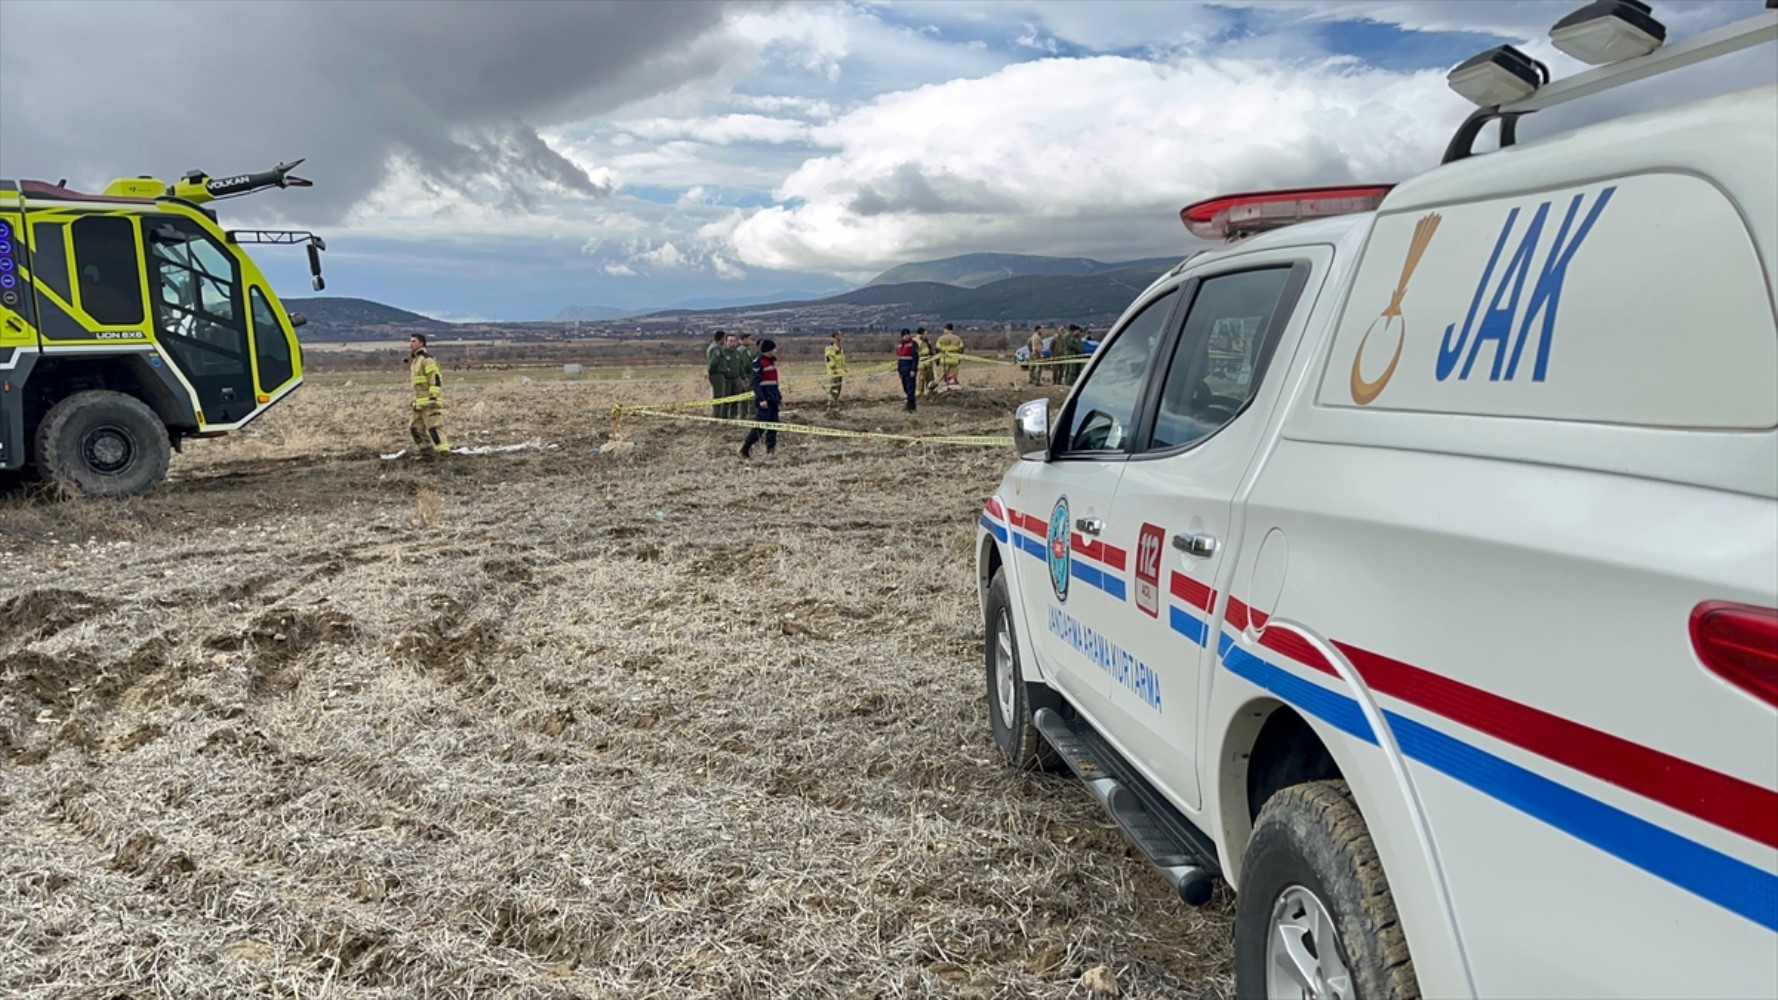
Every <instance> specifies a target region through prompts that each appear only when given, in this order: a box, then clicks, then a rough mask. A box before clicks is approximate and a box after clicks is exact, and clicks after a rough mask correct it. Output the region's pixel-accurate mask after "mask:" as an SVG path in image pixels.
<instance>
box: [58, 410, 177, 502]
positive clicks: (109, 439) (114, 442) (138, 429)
mask: <svg viewBox="0 0 1778 1000" xmlns="http://www.w3.org/2000/svg"><path fill="white" fill-rule="evenodd" d="M36 445H37V452H36V454H37V468H38V470H39V471H40V472H41V473H42V474H43V477H44V478H45V479H47V480H49V481H50V482H52V483H56V484H58V485H60V486H63V487H65V488H67V489H70V490H74V491H76V492H79V493H83V494H85V495H87V496H92V497H134V496H141V495H142V494H144V493H147V492H148V491H150V490H152V489H154V488H155V487H156V486H158V485H159V484H160V481H161V480H162V479H165V478H166V476H167V464H168V462H170V461H171V460H172V457H173V456H172V452H173V446H172V443H171V442H170V441H168V440H167V428H166V427H165V426H164V425H163V424H162V423H161V419H160V417H158V416H156V415H155V412H154V411H153V410H151V409H149V408H148V404H146V403H144V402H142V401H141V400H139V399H137V398H136V397H134V396H127V395H125V394H123V393H121V392H110V391H107V390H100V389H94V390H88V391H86V392H77V393H75V394H74V395H72V396H69V397H68V398H67V399H64V400H62V401H61V402H59V403H57V404H56V405H54V406H52V407H50V410H49V412H48V413H46V414H44V417H43V422H42V423H41V424H40V425H38V428H37V441H36Z"/></svg>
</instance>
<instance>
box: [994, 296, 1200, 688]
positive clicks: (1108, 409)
mask: <svg viewBox="0 0 1778 1000" xmlns="http://www.w3.org/2000/svg"><path fill="white" fill-rule="evenodd" d="M1178 298H1179V296H1178V295H1177V294H1176V293H1175V292H1173V291H1171V290H1169V291H1167V292H1165V293H1163V294H1161V295H1159V296H1157V297H1155V298H1153V299H1151V300H1150V301H1148V302H1147V303H1145V304H1144V305H1143V306H1142V307H1141V308H1140V309H1139V310H1137V311H1136V312H1134V313H1133V314H1132V315H1131V317H1130V319H1129V320H1128V321H1127V322H1125V323H1123V324H1121V325H1120V326H1119V327H1118V329H1117V330H1115V331H1114V332H1113V333H1112V334H1111V335H1110V337H1109V338H1108V339H1107V341H1106V343H1105V346H1104V347H1102V348H1101V349H1100V351H1099V353H1098V354H1097V355H1096V356H1095V358H1094V361H1093V363H1092V367H1091V368H1090V369H1089V370H1088V371H1087V372H1086V374H1085V376H1084V377H1083V378H1082V379H1081V381H1080V383H1079V384H1078V385H1077V386H1076V387H1075V390H1074V393H1073V395H1072V396H1071V397H1070V398H1069V399H1068V401H1067V402H1066V403H1064V404H1063V406H1062V409H1061V412H1060V414H1059V415H1058V417H1057V418H1056V419H1055V421H1054V422H1053V428H1052V431H1051V443H1050V452H1049V456H1048V458H1047V460H1045V461H1042V462H1021V463H1020V464H1019V474H1018V475H1017V476H1015V478H1014V481H1013V483H1012V491H1011V494H1010V495H1007V496H1004V497H1003V499H1004V500H1005V501H1006V504H1007V508H1008V509H1007V512H1006V513H1007V520H1008V521H1009V522H1010V524H1011V527H1012V536H1013V537H1012V542H1013V548H1014V549H1015V551H1017V552H1019V553H1021V554H1022V555H1021V557H1020V558H1017V559H1015V560H1013V565H1014V566H1016V567H1018V569H1017V575H1018V580H1019V587H1018V593H1019V598H1018V599H1019V601H1020V603H1022V604H1023V605H1024V608H1023V610H1024V621H1025V628H1026V635H1027V636H1028V637H1030V640H1031V646H1032V648H1033V649H1034V650H1035V651H1036V654H1037V659H1038V663H1039V664H1040V665H1041V666H1042V667H1043V672H1044V676H1045V677H1046V678H1048V679H1049V680H1050V682H1051V683H1052V684H1054V685H1055V686H1056V687H1057V688H1059V689H1061V691H1062V692H1063V693H1064V694H1066V695H1067V696H1068V698H1069V700H1070V701H1072V702H1073V703H1074V705H1075V707H1076V708H1078V709H1080V710H1081V711H1082V712H1084V713H1086V714H1087V715H1088V716H1089V717H1094V718H1096V717H1098V716H1100V715H1101V714H1102V713H1103V712H1104V711H1105V710H1106V695H1107V692H1108V687H1107V685H1108V675H1107V673H1106V670H1105V668H1104V666H1103V661H1104V657H1103V656H1100V655H1098V653H1097V651H1098V650H1099V649H1100V645H1099V643H1098V639H1097V637H1099V636H1109V635H1111V634H1112V631H1113V629H1114V628H1115V625H1114V624H1113V623H1114V622H1116V621H1119V620H1121V614H1120V609H1121V608H1122V607H1123V605H1124V604H1125V603H1127V602H1128V600H1129V583H1128V580H1127V571H1128V566H1129V555H1128V553H1127V552H1125V551H1123V550H1122V549H1119V548H1117V547H1115V546H1109V545H1107V544H1106V540H1105V538H1104V536H1103V531H1104V525H1105V523H1106V518H1107V516H1108V515H1109V513H1110V509H1111V501H1112V497H1113V496H1114V495H1115V494H1116V491H1117V484H1118V480H1119V479H1120V478H1121V477H1122V476H1123V472H1124V466H1125V464H1126V461H1127V460H1128V458H1129V457H1130V443H1131V440H1132V437H1131V435H1132V432H1133V431H1134V430H1135V427H1136V419H1137V414H1138V413H1139V412H1140V411H1141V405H1142V397H1143V392H1144V390H1145V387H1146V385H1147V383H1148V381H1149V379H1148V371H1149V368H1150V365H1151V363H1152V361H1153V359H1154V357H1156V355H1157V352H1158V350H1159V347H1160V345H1161V343H1162V342H1163V340H1164V339H1165V336H1164V335H1165V333H1166V332H1167V331H1168V329H1169V326H1168V324H1169V322H1170V321H1171V320H1172V313H1173V311H1174V306H1175V304H1176V301H1177V300H1178Z"/></svg>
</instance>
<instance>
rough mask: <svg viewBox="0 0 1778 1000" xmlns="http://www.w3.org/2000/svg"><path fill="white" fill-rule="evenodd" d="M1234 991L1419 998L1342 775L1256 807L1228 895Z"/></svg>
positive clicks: (1379, 867)
mask: <svg viewBox="0 0 1778 1000" xmlns="http://www.w3.org/2000/svg"><path fill="white" fill-rule="evenodd" d="M1235 992H1236V994H1237V995H1238V996H1241V997H1293V998H1294V997H1339V998H1342V1000H1348V998H1352V997H1365V998H1372V997H1375V998H1378V1000H1412V998H1417V997H1419V996H1420V987H1419V983H1418V982H1417V981H1416V980H1415V978H1414V965H1413V961H1412V959H1411V958H1410V957H1409V956H1408V943H1407V936H1406V935H1405V934H1404V933H1403V931H1402V927H1401V920H1400V919H1399V918H1398V917H1397V916H1396V913H1395V900H1394V898H1393V897H1392V896H1391V895H1390V894H1389V882H1388V880H1387V879H1385V878H1384V877H1383V864H1382V862H1381V861H1380V860H1378V858H1377V848H1376V845H1375V844H1374V843H1373V842H1372V841H1371V835H1370V831H1369V830H1368V829H1366V828H1365V825H1364V817H1362V816H1360V815H1359V813H1358V806H1357V805H1356V804H1354V803H1353V801H1352V793H1351V790H1350V789H1348V788H1347V786H1346V783H1345V782H1344V781H1311V782H1308V783H1307V784H1301V785H1292V786H1291V787H1289V788H1286V789H1283V790H1282V791H1280V792H1278V793H1277V794H1275V795H1273V796H1272V797H1271V798H1270V799H1267V800H1266V804H1265V806H1264V808H1262V809H1261V810H1260V812H1259V819H1258V821H1257V822H1256V823H1255V824H1254V829H1253V839H1252V840H1251V841H1249V842H1248V844H1247V853H1246V856H1245V858H1244V859H1243V862H1242V867H1241V888H1240V893H1239V896H1238V898H1237V900H1236V908H1235Z"/></svg>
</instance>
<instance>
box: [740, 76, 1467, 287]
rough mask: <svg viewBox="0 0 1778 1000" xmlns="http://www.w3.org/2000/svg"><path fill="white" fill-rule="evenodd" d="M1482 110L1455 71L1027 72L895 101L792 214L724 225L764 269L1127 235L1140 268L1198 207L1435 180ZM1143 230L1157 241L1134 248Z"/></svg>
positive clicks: (858, 119) (790, 194)
mask: <svg viewBox="0 0 1778 1000" xmlns="http://www.w3.org/2000/svg"><path fill="white" fill-rule="evenodd" d="M1466 110H1467V109H1466V107H1465V105H1464V104H1463V102H1462V101H1461V100H1460V99H1459V98H1457V97H1455V96H1454V95H1452V94H1451V93H1450V92H1449V91H1448V90H1447V89H1446V88H1445V86H1444V80H1443V75H1442V74H1441V73H1437V72H1426V73H1416V74H1401V73H1390V72H1385V71H1381V70H1375V69H1366V68H1362V67H1358V66H1354V65H1353V64H1351V63H1350V61H1344V60H1329V61H1323V62H1318V63H1311V64H1301V63H1273V62H1236V61H1205V60H1198V59H1188V60H1182V61H1179V62H1176V63H1153V62H1148V61H1144V60H1139V59H1131V58H1124V57H1117V56H1100V57H1094V58H1090V59H1047V60H1042V61H1038V62H1028V63H1020V64H1017V65H1014V66H1010V67H1007V68H1006V69H1004V70H1002V71H1000V72H998V73H995V74H993V75H991V76H987V77H984V78H982V79H977V80H953V81H950V82H949V83H944V84H939V85H936V86H929V87H922V88H920V89H918V90H911V91H905V92H901V93H896V94H889V95H885V96H883V97H880V98H879V99H877V100H876V101H875V102H873V103H871V104H870V105H867V106H865V107H863V108H860V109H858V110H856V111H853V112H851V113H849V114H846V115H843V116H841V117H840V118H839V119H837V120H835V121H834V122H833V123H832V124H830V125H828V126H824V127H821V128H817V129H816V130H815V132H814V136H813V138H814V139H815V141H817V142H822V143H826V144H829V145H832V146H833V147H835V148H836V150H837V151H836V152H835V153H833V154H831V155H828V156H821V157H816V158H813V159H810V160H808V161H806V162H805V163H804V164H803V165H802V166H801V167H800V168H799V169H798V170H796V171H795V172H794V173H792V174H791V175H790V176H789V177H788V178H787V179H785V181H784V182H783V183H782V184H781V185H779V187H778V189H777V190H776V192H775V197H776V198H777V200H779V201H781V202H790V203H792V204H789V205H779V206H773V207H770V208H766V209H762V210H758V211H756V212H754V213H752V214H751V215H748V216H746V217H745V218H742V219H739V220H732V221H727V222H725V223H723V224H724V225H727V226H730V227H731V228H732V231H731V233H730V234H729V239H730V240H731V241H732V243H733V245H734V248H735V253H736V255H737V256H738V257H739V259H740V260H742V261H743V262H745V263H748V264H752V265H756V266H762V267H773V268H787V269H819V270H826V271H830V272H835V273H846V274H862V273H868V272H871V271H874V270H878V269H880V267H881V265H883V264H885V263H888V262H892V261H894V260H897V259H905V258H910V257H915V256H919V255H938V254H940V253H947V252H948V253H958V252H964V251H965V250H969V249H990V248H997V249H1016V248H1020V247H1023V248H1027V249H1035V250H1039V251H1044V250H1047V251H1048V252H1058V253H1067V252H1080V250H1081V248H1082V247H1083V246H1086V245H1093V246H1106V245H1110V246H1113V247H1115V246H1116V245H1117V243H1116V241H1117V240H1118V239H1120V238H1122V239H1123V240H1124V241H1125V242H1124V246H1125V247H1126V248H1127V249H1128V250H1129V251H1130V254H1131V256H1134V255H1136V254H1138V253H1142V252H1156V251H1157V250H1158V249H1159V248H1158V247H1156V246H1154V245H1152V244H1154V243H1156V242H1157V241H1158V238H1165V239H1167V240H1169V241H1171V240H1173V239H1174V237H1176V238H1177V242H1178V244H1179V245H1183V244H1184V242H1185V239H1184V233H1183V232H1181V231H1180V230H1179V229H1178V223H1177V221H1176V215H1175V213H1176V212H1177V211H1178V209H1179V207H1180V206H1181V205H1184V204H1186V203H1187V202H1190V201H1192V200H1195V199H1198V198H1203V197H1208V196H1209V195H1211V194H1214V193H1217V192H1220V191H1234V190H1248V189H1253V188H1264V187H1274V186H1292V185H1305V184H1322V183H1340V182H1343V181H1348V180H1353V179H1371V178H1375V179H1379V180H1397V179H1400V178H1402V177H1405V176H1407V175H1410V174H1412V173H1415V172H1418V171H1419V170H1422V169H1426V168H1428V167H1430V166H1432V165H1434V164H1435V163H1436V160H1437V154H1438V151H1439V149H1440V148H1441V147H1442V146H1443V144H1444V142H1445V140H1446V139H1447V138H1448V136H1449V134H1450V132H1451V130H1452V129H1453V128H1455V127H1456V124H1457V123H1458V122H1459V121H1461V120H1462V118H1463V115H1464V114H1465V112H1466ZM1137 221H1139V222H1141V223H1142V224H1143V225H1146V226H1148V228H1147V230H1146V231H1145V233H1144V234H1143V235H1141V236H1132V235H1131V225H1132V223H1133V222H1137ZM1151 223H1152V224H1151ZM1157 227H1165V228H1164V229H1161V228H1157ZM1161 232H1170V233H1172V234H1173V236H1168V237H1159V236H1158V234H1159V233H1161ZM1143 241H1147V243H1148V244H1149V245H1144V244H1143Z"/></svg>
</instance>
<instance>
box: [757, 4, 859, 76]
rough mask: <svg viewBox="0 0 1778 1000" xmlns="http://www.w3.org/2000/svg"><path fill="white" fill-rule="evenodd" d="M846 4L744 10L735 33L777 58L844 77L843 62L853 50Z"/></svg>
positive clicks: (809, 70)
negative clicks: (847, 23)
mask: <svg viewBox="0 0 1778 1000" xmlns="http://www.w3.org/2000/svg"><path fill="white" fill-rule="evenodd" d="M847 14H848V11H847V8H846V7H845V6H844V5H838V4H834V5H823V6H790V7H782V8H779V9H777V10H770V11H758V12H749V13H746V14H742V15H740V16H739V17H737V18H735V19H734V21H733V22H732V30H733V31H734V33H735V34H736V35H737V36H738V37H739V38H741V39H742V40H744V41H746V42H750V43H752V44H754V45H756V46H758V47H759V48H760V50H761V51H762V53H763V54H764V57H765V58H766V59H768V60H772V59H776V60H779V61H781V62H783V63H786V64H789V65H792V66H795V67H797V68H799V69H802V70H804V71H807V72H810V73H815V74H818V75H820V76H824V77H826V78H827V79H828V80H829V81H833V80H838V79H839V78H840V63H841V61H842V60H844V59H845V58H846V56H847V55H848V54H849V53H850V52H851V46H850V42H851V35H850V33H849V32H848V31H847V30H846V16H847Z"/></svg>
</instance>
